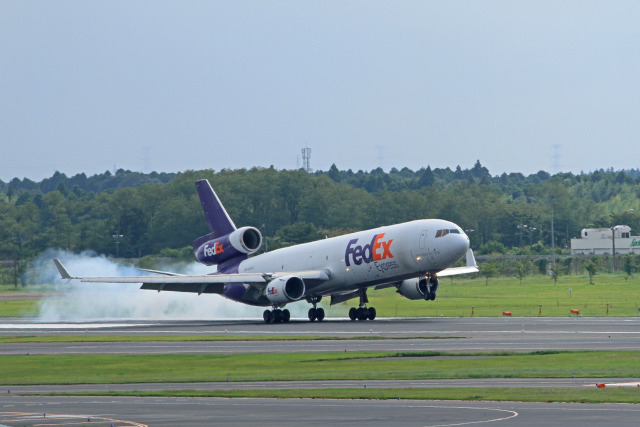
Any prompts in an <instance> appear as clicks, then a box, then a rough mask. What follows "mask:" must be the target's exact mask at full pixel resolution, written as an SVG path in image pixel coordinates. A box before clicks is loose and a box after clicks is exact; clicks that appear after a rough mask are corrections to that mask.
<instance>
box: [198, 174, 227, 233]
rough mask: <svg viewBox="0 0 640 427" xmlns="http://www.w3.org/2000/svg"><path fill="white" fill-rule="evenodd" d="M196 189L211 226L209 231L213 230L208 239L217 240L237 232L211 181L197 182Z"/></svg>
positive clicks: (202, 180)
mask: <svg viewBox="0 0 640 427" xmlns="http://www.w3.org/2000/svg"><path fill="white" fill-rule="evenodd" d="M196 188H197V189H198V195H199V196H200V202H201V203H202V209H204V216H205V218H206V219H207V224H209V230H211V233H210V234H209V235H207V236H206V237H207V238H211V237H213V238H217V237H220V236H225V235H227V234H229V233H231V232H233V231H235V229H236V225H235V224H234V223H233V221H232V220H231V218H229V214H228V213H227V211H226V210H225V208H224V206H222V203H220V199H218V195H217V194H216V192H215V191H213V188H212V187H211V184H209V181H208V180H206V179H201V180H200V181H196ZM203 237H205V236H203Z"/></svg>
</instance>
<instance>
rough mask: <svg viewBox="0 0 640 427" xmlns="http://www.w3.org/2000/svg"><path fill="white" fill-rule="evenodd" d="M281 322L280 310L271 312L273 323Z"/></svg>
mask: <svg viewBox="0 0 640 427" xmlns="http://www.w3.org/2000/svg"><path fill="white" fill-rule="evenodd" d="M280 322H282V310H273V323H280Z"/></svg>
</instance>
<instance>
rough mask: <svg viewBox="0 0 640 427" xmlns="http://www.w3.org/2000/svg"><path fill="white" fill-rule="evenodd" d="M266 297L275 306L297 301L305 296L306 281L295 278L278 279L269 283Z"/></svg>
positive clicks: (265, 291)
mask: <svg viewBox="0 0 640 427" xmlns="http://www.w3.org/2000/svg"><path fill="white" fill-rule="evenodd" d="M264 295H265V296H266V297H267V298H268V299H269V302H271V304H274V305H278V304H286V303H288V302H291V301H297V300H299V299H300V298H302V297H303V296H304V281H303V280H302V279H301V278H299V277H295V276H284V277H278V278H277V279H273V280H272V281H271V282H269V285H267V287H266V288H265V290H264Z"/></svg>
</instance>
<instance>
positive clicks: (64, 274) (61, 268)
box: [53, 258, 74, 279]
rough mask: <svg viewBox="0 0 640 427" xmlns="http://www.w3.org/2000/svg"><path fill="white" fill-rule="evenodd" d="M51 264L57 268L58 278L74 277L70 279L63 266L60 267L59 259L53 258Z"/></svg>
mask: <svg viewBox="0 0 640 427" xmlns="http://www.w3.org/2000/svg"><path fill="white" fill-rule="evenodd" d="M53 263H54V264H55V265H56V267H57V268H58V272H59V273H60V276H62V278H63V279H74V277H71V275H70V274H69V272H68V271H67V269H66V268H64V265H62V263H61V262H60V260H59V259H57V258H54V259H53Z"/></svg>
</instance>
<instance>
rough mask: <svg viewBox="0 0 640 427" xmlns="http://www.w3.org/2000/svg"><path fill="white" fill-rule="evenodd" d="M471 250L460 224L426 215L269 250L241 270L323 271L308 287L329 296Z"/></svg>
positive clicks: (437, 266) (430, 267)
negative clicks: (325, 277) (320, 279)
mask: <svg viewBox="0 0 640 427" xmlns="http://www.w3.org/2000/svg"><path fill="white" fill-rule="evenodd" d="M468 249H469V238H468V237H467V235H466V234H465V233H464V231H463V230H462V229H461V228H460V227H458V226H457V225H456V224H454V223H452V222H450V221H445V220H441V219H423V220H416V221H411V222H405V223H402V224H396V225H390V226H385V227H379V228H375V229H371V230H366V231H361V232H357V233H352V234H347V235H343V236H339V237H333V238H328V239H324V240H319V241H315V242H311V243H305V244H301V245H296V246H292V247H288V248H283V249H278V250H274V251H272V252H267V253H264V254H261V255H257V256H254V257H252V258H249V259H247V260H245V261H242V262H241V263H240V265H239V266H238V272H239V273H267V274H272V273H280V272H296V271H308V270H323V271H326V272H327V274H328V276H329V280H326V281H324V282H323V283H321V284H319V285H318V286H316V287H314V288H313V289H312V290H310V292H312V293H313V295H326V294H330V293H336V292H348V291H350V290H354V289H358V288H363V287H367V286H372V285H376V284H383V283H394V282H399V281H402V280H404V279H409V278H414V277H418V276H421V275H424V274H425V273H437V272H439V271H441V270H443V269H445V268H447V267H449V266H451V265H452V264H454V263H456V262H457V261H458V260H460V259H461V258H462V257H463V256H464V255H465V254H466V252H467V250H468ZM236 290H239V289H236ZM225 294H226V292H225ZM234 294H236V295H238V296H240V295H239V293H237V292H234ZM227 296H228V297H231V298H232V299H235V298H233V296H232V295H231V293H229V294H228V295H227ZM242 299H244V298H242ZM243 302H247V301H243Z"/></svg>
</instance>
